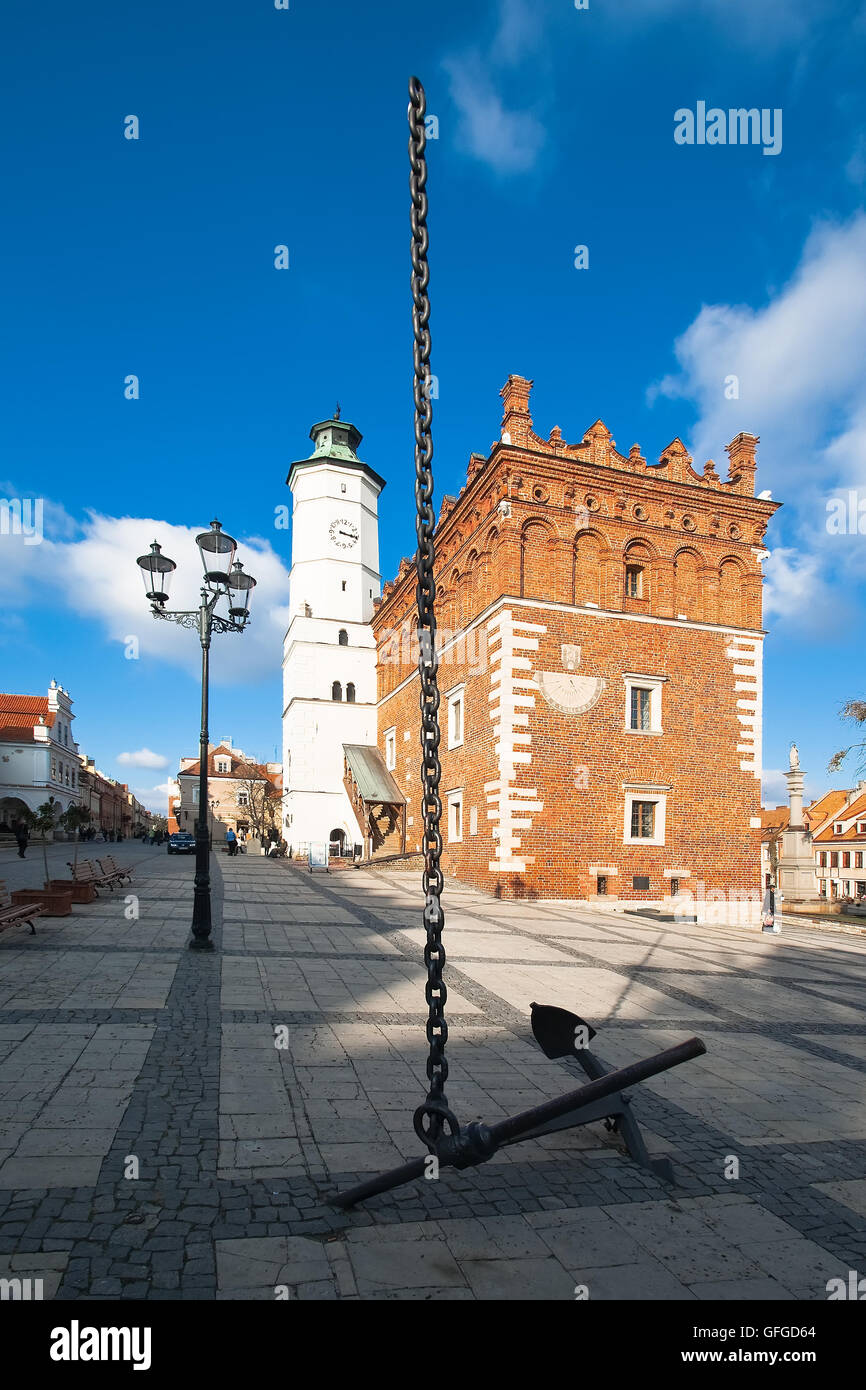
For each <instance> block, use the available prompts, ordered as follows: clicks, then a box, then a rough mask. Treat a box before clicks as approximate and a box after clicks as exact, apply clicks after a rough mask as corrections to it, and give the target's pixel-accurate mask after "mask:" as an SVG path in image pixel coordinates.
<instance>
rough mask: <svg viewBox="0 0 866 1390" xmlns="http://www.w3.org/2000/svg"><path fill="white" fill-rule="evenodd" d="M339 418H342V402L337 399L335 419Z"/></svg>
mask: <svg viewBox="0 0 866 1390" xmlns="http://www.w3.org/2000/svg"><path fill="white" fill-rule="evenodd" d="M339 418H340V402H339V401H337V409H336V410H335V411H334V419H335V420H339Z"/></svg>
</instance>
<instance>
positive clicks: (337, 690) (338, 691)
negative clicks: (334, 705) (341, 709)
mask: <svg viewBox="0 0 866 1390" xmlns="http://www.w3.org/2000/svg"><path fill="white" fill-rule="evenodd" d="M342 698H343V687H342V686H341V685H340V682H339V681H334V684H333V685H332V686H331V699H332V700H342Z"/></svg>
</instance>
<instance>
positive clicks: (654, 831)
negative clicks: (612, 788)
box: [622, 783, 670, 845]
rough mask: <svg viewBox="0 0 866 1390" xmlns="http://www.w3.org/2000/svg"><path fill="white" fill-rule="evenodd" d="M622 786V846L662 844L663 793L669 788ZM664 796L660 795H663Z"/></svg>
mask: <svg viewBox="0 0 866 1390" xmlns="http://www.w3.org/2000/svg"><path fill="white" fill-rule="evenodd" d="M632 786H633V788H634V790H633V791H632V792H629V791H628V784H627V783H626V786H625V791H626V796H625V803H624V807H623V811H624V814H623V826H622V842H623V844H624V845H663V844H664V842H665V824H666V821H667V792H669V791H670V787H658V788H656V787H654V786H649V785H647V786H642V785H640V784H635V783H632ZM663 793H664V794H663Z"/></svg>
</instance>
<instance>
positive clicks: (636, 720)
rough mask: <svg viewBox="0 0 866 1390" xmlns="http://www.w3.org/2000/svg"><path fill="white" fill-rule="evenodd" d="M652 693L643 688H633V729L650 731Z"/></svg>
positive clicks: (634, 686)
mask: <svg viewBox="0 0 866 1390" xmlns="http://www.w3.org/2000/svg"><path fill="white" fill-rule="evenodd" d="M651 697H652V691H650V690H646V689H645V688H644V687H643V686H640V685H633V686H632V688H631V711H630V713H631V727H632V728H633V729H643V730H646V729H649V728H650V727H651V725H650V699H651Z"/></svg>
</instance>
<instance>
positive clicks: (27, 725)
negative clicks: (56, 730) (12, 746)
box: [0, 707, 55, 743]
mask: <svg viewBox="0 0 866 1390" xmlns="http://www.w3.org/2000/svg"><path fill="white" fill-rule="evenodd" d="M40 714H41V715H42V720H43V723H44V724H45V727H46V728H48V729H50V728H51V727H52V726H53V724H54V720H55V715H54V712H53V711H52V712H51V713H43V711H42V710H36V711H32V712H31V713H29V714H28V713H27V711H24V710H5V709H3V708H2V707H0V730H2V732H0V739H2V740H3V742H4V743H22V742H23V741H24V740H25V739H29V740H30V742H31V743H32V742H33V740H34V738H35V734H34V732H33V730H34V729H35V727H36V723H37V721H38V719H39V715H40Z"/></svg>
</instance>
